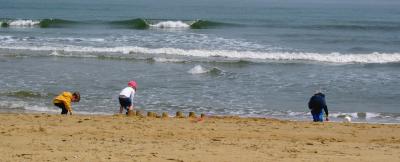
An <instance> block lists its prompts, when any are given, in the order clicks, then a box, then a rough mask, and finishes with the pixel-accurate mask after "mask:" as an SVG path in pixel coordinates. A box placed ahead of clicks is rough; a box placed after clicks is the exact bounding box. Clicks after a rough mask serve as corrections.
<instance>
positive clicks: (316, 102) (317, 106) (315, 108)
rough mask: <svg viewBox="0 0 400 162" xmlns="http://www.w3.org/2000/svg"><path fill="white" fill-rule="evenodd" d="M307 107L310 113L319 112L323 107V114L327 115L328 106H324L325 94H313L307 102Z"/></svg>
mask: <svg viewBox="0 0 400 162" xmlns="http://www.w3.org/2000/svg"><path fill="white" fill-rule="evenodd" d="M308 108H309V109H310V110H311V113H312V114H319V113H321V112H322V109H324V111H325V115H326V116H328V106H326V101H325V95H324V94H323V93H316V94H314V95H313V96H312V97H311V98H310V101H309V102H308Z"/></svg>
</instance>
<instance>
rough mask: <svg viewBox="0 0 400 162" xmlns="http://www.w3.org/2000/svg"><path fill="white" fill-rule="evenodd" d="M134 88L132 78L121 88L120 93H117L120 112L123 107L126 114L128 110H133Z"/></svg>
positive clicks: (134, 83)
mask: <svg viewBox="0 0 400 162" xmlns="http://www.w3.org/2000/svg"><path fill="white" fill-rule="evenodd" d="M136 88H137V84H136V81H135V80H132V81H130V82H129V83H128V87H126V88H124V89H122V91H121V93H119V98H118V99H119V104H120V105H121V106H120V109H119V113H120V114H122V111H123V109H125V110H126V114H128V111H132V110H133V98H134V97H135V92H136Z"/></svg>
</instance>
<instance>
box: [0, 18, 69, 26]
mask: <svg viewBox="0 0 400 162" xmlns="http://www.w3.org/2000/svg"><path fill="white" fill-rule="evenodd" d="M74 23H77V22H74V21H70V20H63V19H42V20H23V19H18V20H12V19H5V20H0V26H1V27H40V28H56V27H66V26H67V25H71V24H74Z"/></svg>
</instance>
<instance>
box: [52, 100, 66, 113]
mask: <svg viewBox="0 0 400 162" xmlns="http://www.w3.org/2000/svg"><path fill="white" fill-rule="evenodd" d="M54 105H55V106H57V107H59V108H60V109H61V114H62V115H67V114H68V110H67V108H65V105H64V103H55V104H54Z"/></svg>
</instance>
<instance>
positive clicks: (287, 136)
mask: <svg viewBox="0 0 400 162" xmlns="http://www.w3.org/2000/svg"><path fill="white" fill-rule="evenodd" d="M0 121H1V123H0V153H1V154H0V156H1V157H0V161H218V162H219V161H227V162H231V161H246V162H247V161H352V162H354V161H385V162H391V161H400V125H383V124H353V123H312V122H292V121H281V120H275V119H255V118H237V117H224V118H217V117H213V118H211V117H208V118H205V119H204V120H203V121H200V122H197V121H196V120H195V119H189V118H181V119H178V118H166V119H162V118H147V117H146V118H139V117H127V116H123V115H118V116H117V115H114V116H82V115H74V116H61V115H47V114H0Z"/></svg>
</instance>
